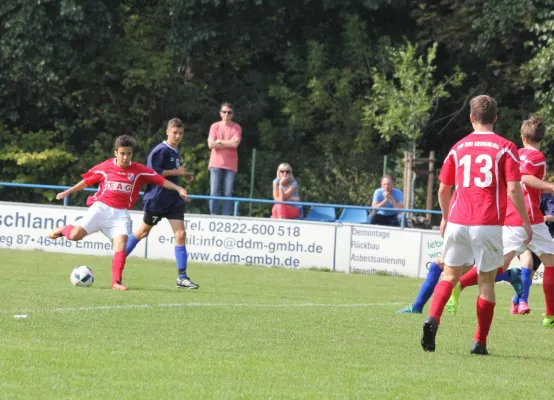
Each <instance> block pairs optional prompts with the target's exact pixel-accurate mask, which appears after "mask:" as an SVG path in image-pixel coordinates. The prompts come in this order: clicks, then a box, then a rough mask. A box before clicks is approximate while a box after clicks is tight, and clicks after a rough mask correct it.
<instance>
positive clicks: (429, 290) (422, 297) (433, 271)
mask: <svg viewBox="0 0 554 400" xmlns="http://www.w3.org/2000/svg"><path fill="white" fill-rule="evenodd" d="M441 274H442V269H440V267H439V265H438V264H437V263H436V262H434V261H433V262H432V263H431V265H430V266H429V272H427V277H426V278H425V280H424V281H423V284H422V285H421V287H420V288H419V293H418V294H417V297H416V299H415V302H414V304H412V308H413V309H414V310H417V311H423V306H425V304H426V303H427V302H428V301H429V299H430V298H431V295H432V294H433V290H435V286H437V282H438V281H439V278H440V276H441Z"/></svg>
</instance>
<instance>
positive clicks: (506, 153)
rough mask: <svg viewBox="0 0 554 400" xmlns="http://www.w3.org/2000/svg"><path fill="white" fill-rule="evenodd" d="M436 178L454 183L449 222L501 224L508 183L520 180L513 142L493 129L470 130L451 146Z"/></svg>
mask: <svg viewBox="0 0 554 400" xmlns="http://www.w3.org/2000/svg"><path fill="white" fill-rule="evenodd" d="M439 179H440V181H441V182H442V183H443V184H445V185H454V186H455V190H454V194H453V196H452V201H451V202H450V216H449V218H448V221H450V222H453V223H456V224H460V225H503V224H504V218H505V215H506V203H507V198H508V196H507V194H506V193H507V182H510V181H519V180H520V179H521V174H520V172H519V156H518V152H517V148H516V145H515V144H513V143H512V142H510V141H509V140H507V139H505V138H503V137H501V136H498V135H496V134H494V133H492V132H474V133H471V134H469V135H467V136H466V137H465V138H463V139H462V140H460V141H459V142H458V143H456V145H454V147H452V149H451V150H450V153H448V156H447V157H446V160H444V164H443V167H442V170H441V173H440V176H439Z"/></svg>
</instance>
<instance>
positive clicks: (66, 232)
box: [62, 225, 73, 238]
mask: <svg viewBox="0 0 554 400" xmlns="http://www.w3.org/2000/svg"><path fill="white" fill-rule="evenodd" d="M72 229H73V225H66V226H64V227H63V228H62V235H64V236H65V237H66V238H69V234H70V233H71V230H72Z"/></svg>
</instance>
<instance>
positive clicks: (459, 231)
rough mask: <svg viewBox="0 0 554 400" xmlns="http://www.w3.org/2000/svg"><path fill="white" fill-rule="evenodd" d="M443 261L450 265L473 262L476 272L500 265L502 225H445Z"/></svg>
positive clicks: (502, 255)
mask: <svg viewBox="0 0 554 400" xmlns="http://www.w3.org/2000/svg"><path fill="white" fill-rule="evenodd" d="M442 261H443V262H444V263H445V264H446V265H448V266H449V267H458V266H460V267H468V266H471V265H474V264H475V266H476V267H477V271H478V272H490V271H494V270H495V269H498V268H500V267H502V265H503V264H504V254H503V252H502V227H501V226H500V225H471V226H468V225H458V224H453V223H451V222H449V223H448V225H446V231H445V232H444V243H443V251H442Z"/></svg>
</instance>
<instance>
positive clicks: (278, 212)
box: [271, 163, 300, 219]
mask: <svg viewBox="0 0 554 400" xmlns="http://www.w3.org/2000/svg"><path fill="white" fill-rule="evenodd" d="M273 200H275V201H289V200H290V201H300V196H299V194H298V182H297V181H296V179H294V175H293V174H292V167H291V166H290V165H289V164H287V163H283V164H281V165H279V167H278V168H277V177H276V178H275V179H274V180H273ZM299 216H300V207H299V206H291V205H288V204H275V205H274V206H273V209H272V211H271V217H272V218H276V219H292V218H298V217H299Z"/></svg>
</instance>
